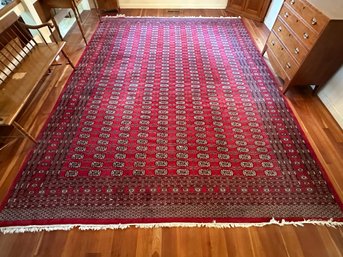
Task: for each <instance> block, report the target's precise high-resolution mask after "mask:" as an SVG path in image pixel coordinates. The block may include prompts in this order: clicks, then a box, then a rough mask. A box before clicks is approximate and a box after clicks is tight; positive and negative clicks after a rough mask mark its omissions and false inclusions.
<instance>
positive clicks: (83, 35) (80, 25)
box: [72, 6, 87, 45]
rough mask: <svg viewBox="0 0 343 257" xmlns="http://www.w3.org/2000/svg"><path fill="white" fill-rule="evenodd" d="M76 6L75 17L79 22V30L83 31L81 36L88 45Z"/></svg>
mask: <svg viewBox="0 0 343 257" xmlns="http://www.w3.org/2000/svg"><path fill="white" fill-rule="evenodd" d="M75 8H76V7H75V6H74V7H73V8H72V10H73V12H74V15H75V17H76V22H77V25H78V26H79V29H80V31H81V34H82V37H83V40H84V41H85V43H86V45H87V40H86V37H85V33H84V32H83V28H82V24H81V22H80V20H79V18H78V16H77V13H76V10H75Z"/></svg>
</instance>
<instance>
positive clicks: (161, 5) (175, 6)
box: [120, 2, 226, 9]
mask: <svg viewBox="0 0 343 257" xmlns="http://www.w3.org/2000/svg"><path fill="white" fill-rule="evenodd" d="M225 7H226V6H225V5H222V4H208V3H199V4H192V5H189V4H186V3H185V4H179V3H176V4H175V3H174V4H173V3H169V2H167V3H144V4H141V5H139V4H130V3H123V4H121V5H120V8H121V9H225Z"/></svg>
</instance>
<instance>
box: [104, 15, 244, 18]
mask: <svg viewBox="0 0 343 257" xmlns="http://www.w3.org/2000/svg"><path fill="white" fill-rule="evenodd" d="M101 18H105V19H107V18H109V19H111V18H130V19H136V18H139V19H140V18H149V19H152V18H153V19H168V18H172V19H175V18H179V19H183V18H186V19H241V16H201V15H200V16H160V17H158V16H126V15H125V14H117V15H116V16H111V15H106V16H102V17H101Z"/></svg>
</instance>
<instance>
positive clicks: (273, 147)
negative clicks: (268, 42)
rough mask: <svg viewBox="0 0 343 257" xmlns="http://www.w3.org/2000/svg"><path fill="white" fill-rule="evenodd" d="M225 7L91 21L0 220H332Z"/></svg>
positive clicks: (318, 176) (268, 78)
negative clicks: (208, 12) (206, 12)
mask: <svg viewBox="0 0 343 257" xmlns="http://www.w3.org/2000/svg"><path fill="white" fill-rule="evenodd" d="M325 177H326V175H325V173H324V170H323V169H322V167H321V165H320V163H319V162H318V160H317V158H316V157H315V155H314V153H313V151H312V150H311V148H310V146H309V144H308V143H307V141H306V139H305V138H304V135H303V133H302V131H301V129H300V127H299V125H298V123H297V121H296V120H295V118H294V116H293V114H292V111H291V110H290V109H289V107H288V106H287V104H286V102H285V100H284V98H283V96H282V95H281V94H280V92H279V91H278V89H277V82H276V81H275V79H274V77H273V75H272V73H271V72H270V70H269V69H268V67H267V66H266V64H265V62H264V60H263V57H262V56H261V54H260V53H259V52H258V50H257V49H256V47H255V45H254V43H253V42H252V40H251V38H250V35H249V34H248V32H247V30H246V29H245V26H244V24H243V22H242V21H241V20H240V19H237V18H230V19H226V18H113V17H112V18H111V17H108V18H103V19H102V22H101V23H100V24H99V27H98V29H97V30H96V32H95V34H94V35H93V38H92V40H91V42H90V43H89V46H88V47H87V49H86V51H85V53H84V55H83V57H82V58H81V60H80V63H79V65H78V67H77V70H76V71H75V72H74V73H73V74H72V76H71V77H70V79H69V81H68V83H67V85H66V87H65V91H64V92H63V94H62V95H61V97H60V99H59V101H58V103H57V105H56V107H55V110H54V112H53V113H52V114H51V117H50V118H49V120H48V122H47V125H46V127H45V129H44V130H43V131H42V133H41V135H40V140H39V142H38V144H37V145H36V146H35V147H34V149H33V151H32V153H31V155H30V157H29V158H28V160H27V163H26V164H25V165H24V167H23V169H22V171H21V174H20V175H19V176H18V179H17V181H16V182H15V185H14V186H13V188H12V190H11V192H10V193H9V195H8V198H7V199H6V201H5V202H4V203H3V204H2V207H1V211H0V224H1V225H2V226H6V225H18V224H20V225H35V224H38V225H39V224H65V223H68V224H72V223H81V224H83V223H85V224H87V223H93V224H94V223H96V224H103V223H114V224H115V223H134V222H143V223H144V222H146V223H150V222H151V223H158V222H181V221H189V222H212V221H217V222H255V221H265V220H270V219H271V218H272V217H274V218H276V219H281V218H282V219H286V220H302V219H329V218H333V219H335V220H341V219H342V217H343V213H342V210H341V203H340V202H339V200H338V198H337V197H336V194H335V192H334V191H333V190H332V188H331V184H330V182H328V181H327V180H326V179H325Z"/></svg>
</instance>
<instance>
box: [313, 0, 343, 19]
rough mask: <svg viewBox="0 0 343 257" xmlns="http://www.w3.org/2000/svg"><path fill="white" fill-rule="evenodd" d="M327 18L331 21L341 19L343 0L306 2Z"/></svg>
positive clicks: (342, 17) (342, 15)
mask: <svg viewBox="0 0 343 257" xmlns="http://www.w3.org/2000/svg"><path fill="white" fill-rule="evenodd" d="M307 2H309V3H311V4H312V5H313V6H314V7H316V8H317V9H318V10H319V11H321V12H322V13H324V14H325V15H326V16H327V17H328V18H330V19H333V20H342V19H343V0H307Z"/></svg>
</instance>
